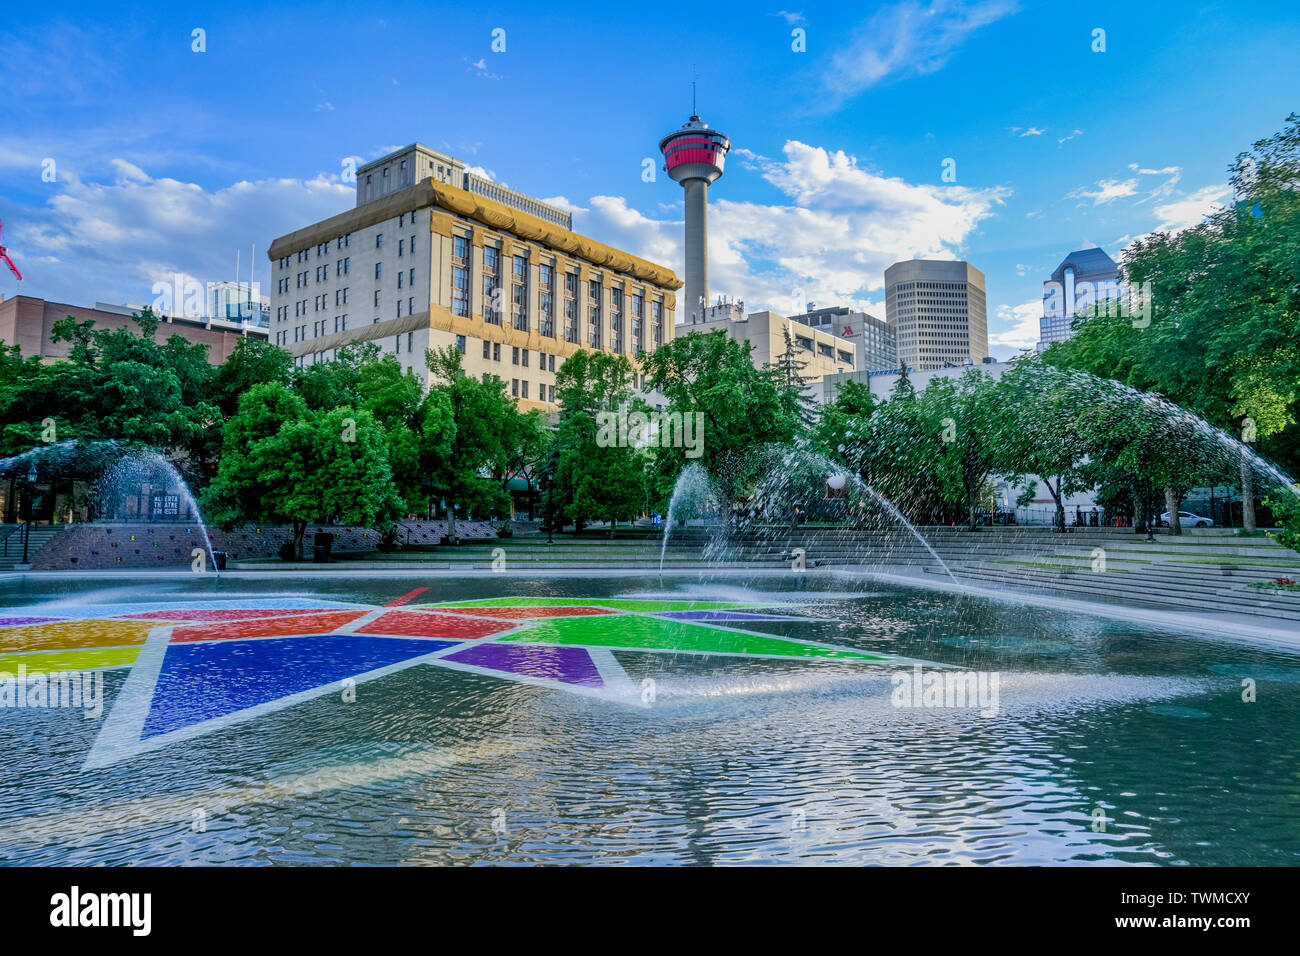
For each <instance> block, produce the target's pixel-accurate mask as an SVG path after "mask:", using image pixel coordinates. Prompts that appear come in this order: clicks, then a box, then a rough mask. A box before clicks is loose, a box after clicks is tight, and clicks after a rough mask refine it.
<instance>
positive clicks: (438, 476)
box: [426, 346, 514, 541]
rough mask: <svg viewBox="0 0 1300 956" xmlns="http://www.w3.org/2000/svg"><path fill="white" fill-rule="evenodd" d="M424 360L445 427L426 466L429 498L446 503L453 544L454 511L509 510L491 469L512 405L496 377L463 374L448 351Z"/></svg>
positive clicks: (456, 357) (454, 354) (453, 351)
mask: <svg viewBox="0 0 1300 956" xmlns="http://www.w3.org/2000/svg"><path fill="white" fill-rule="evenodd" d="M426 359H427V361H428V364H429V369H430V371H431V372H432V373H433V375H432V382H431V384H430V387H429V396H430V401H431V403H433V404H434V407H437V408H440V409H443V410H444V411H445V414H446V419H445V420H446V423H447V424H446V429H445V432H446V436H447V441H446V442H445V444H443V445H441V446H440V453H438V454H436V456H435V457H433V459H432V460H431V461H430V462H429V471H428V476H429V481H430V487H431V490H432V491H433V493H434V494H438V495H441V496H442V498H443V499H444V500H445V501H446V503H447V521H448V528H447V535H448V537H449V538H451V539H452V540H453V541H455V539H456V509H457V508H461V509H464V510H466V511H473V512H476V513H480V514H481V513H485V512H488V511H492V510H497V511H505V510H506V509H507V508H508V507H509V499H508V497H507V496H506V494H505V492H504V491H503V490H502V488H501V485H500V483H499V482H497V481H496V480H495V479H494V478H493V477H492V474H491V468H492V464H493V462H496V461H500V459H501V457H502V452H501V436H502V433H503V427H504V426H503V423H504V421H505V420H506V419H507V417H508V416H509V415H510V414H512V413H513V412H514V403H513V402H512V401H511V400H510V398H509V396H507V395H506V391H505V383H504V382H502V381H501V379H499V378H497V377H496V376H495V375H486V376H484V377H483V379H481V380H480V379H475V378H471V377H469V376H468V375H466V374H465V371H464V368H463V366H462V363H461V354H460V352H458V351H457V350H456V349H455V348H453V347H452V346H448V347H446V348H445V349H431V350H429V352H428V354H427V356H426Z"/></svg>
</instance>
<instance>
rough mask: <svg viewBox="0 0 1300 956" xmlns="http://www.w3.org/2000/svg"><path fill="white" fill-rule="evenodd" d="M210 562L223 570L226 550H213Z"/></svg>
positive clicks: (224, 568) (219, 569)
mask: <svg viewBox="0 0 1300 956" xmlns="http://www.w3.org/2000/svg"><path fill="white" fill-rule="evenodd" d="M73 560H74V561H75V560H76V559H75V558H74V559H73ZM212 563H213V564H215V565H216V566H217V570H218V571H224V570H226V552H224V551H213V552H212Z"/></svg>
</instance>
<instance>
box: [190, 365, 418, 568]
mask: <svg viewBox="0 0 1300 956" xmlns="http://www.w3.org/2000/svg"><path fill="white" fill-rule="evenodd" d="M203 500H204V510H205V513H207V514H208V516H209V518H210V520H215V521H216V522H217V523H218V524H220V525H221V526H223V527H232V526H234V525H235V524H238V523H240V522H245V521H260V522H265V523H270V524H287V525H290V526H291V527H292V529H293V537H292V539H291V543H290V549H289V553H288V554H287V556H288V557H290V558H292V559H294V560H301V558H302V542H303V537H304V534H305V532H306V529H307V526H308V525H309V524H310V523H312V522H315V521H322V522H324V521H330V522H334V521H337V522H339V523H342V524H347V525H359V526H363V527H376V526H378V527H383V526H385V525H387V524H391V523H392V522H393V521H395V520H396V518H397V517H398V516H399V514H400V509H401V501H400V499H399V498H398V496H397V493H396V491H395V490H394V489H393V487H392V473H391V471H390V469H389V466H388V458H387V449H386V446H385V442H384V433H383V430H382V429H381V428H380V427H379V425H378V424H377V423H376V422H375V420H374V418H373V416H371V414H370V413H369V412H367V411H364V410H362V411H358V410H354V409H352V408H350V407H347V406H344V407H341V408H335V409H330V410H327V411H326V410H317V409H311V408H308V407H307V404H306V403H305V402H304V401H303V399H302V398H301V397H300V396H298V395H295V394H293V393H292V392H290V391H289V390H288V389H286V388H285V387H284V386H283V385H279V384H263V385H257V386H254V388H253V389H251V390H250V391H249V392H247V393H246V394H245V395H244V397H243V398H241V399H240V402H239V408H238V411H237V412H236V414H235V415H234V417H232V418H231V419H230V421H229V422H227V423H226V429H225V441H224V444H223V453H222V457H221V464H220V467H219V469H218V471H217V476H216V478H215V479H214V480H213V482H212V484H211V485H210V486H209V487H208V488H207V489H206V491H205V493H204V498H203Z"/></svg>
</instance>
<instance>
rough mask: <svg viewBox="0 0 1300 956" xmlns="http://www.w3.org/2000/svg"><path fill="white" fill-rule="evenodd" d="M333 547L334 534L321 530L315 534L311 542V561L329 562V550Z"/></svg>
mask: <svg viewBox="0 0 1300 956" xmlns="http://www.w3.org/2000/svg"><path fill="white" fill-rule="evenodd" d="M333 547H334V535H332V534H326V533H325V532H321V533H319V534H317V535H316V538H315V540H314V541H313V542H312V546H311V554H312V561H313V563H315V564H329V563H330V551H331V550H332V549H333Z"/></svg>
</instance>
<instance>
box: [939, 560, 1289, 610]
mask: <svg viewBox="0 0 1300 956" xmlns="http://www.w3.org/2000/svg"><path fill="white" fill-rule="evenodd" d="M927 570H930V571H932V572H933V573H938V574H941V573H942V571H940V570H939V569H937V568H935V569H927ZM954 573H956V574H957V576H958V578H959V579H961V578H971V579H975V580H980V581H986V582H989V583H996V584H1009V585H1013V586H1015V587H1024V588H1031V589H1046V590H1051V591H1058V592H1062V593H1065V594H1067V595H1071V594H1072V595H1080V594H1087V595H1096V596H1103V597H1107V598H1111V599H1113V598H1115V597H1121V598H1127V599H1129V600H1133V601H1138V602H1141V603H1147V604H1160V605H1163V606H1175V607H1180V608H1184V609H1190V610H1203V611H1218V612H1222V611H1236V612H1239V613H1244V614H1250V615H1253V616H1261V617H1274V618H1282V619H1284V620H1294V621H1300V604H1296V603H1292V602H1290V601H1274V600H1271V599H1269V598H1268V597H1259V596H1257V595H1255V594H1253V593H1249V592H1245V591H1237V590H1226V589H1223V590H1220V589H1215V590H1198V589H1196V588H1191V587H1187V586H1177V587H1174V586H1170V585H1167V584H1158V583H1154V582H1150V581H1147V580H1145V579H1143V578H1141V577H1140V576H1135V577H1136V580H1127V579H1128V578H1129V577H1130V575H1127V574H1124V575H1120V574H1112V573H1107V574H1105V575H1104V576H1103V575H1100V574H1098V575H1093V574H1092V573H1091V572H1089V573H1087V574H1085V573H1080V572H1073V571H1054V572H1053V571H1047V570H1044V571H1042V572H1036V573H1035V572H1029V573H1019V574H1018V573H1016V572H1014V571H1002V570H997V569H992V568H989V567H983V566H982V567H972V566H963V567H961V568H957V569H954ZM1103 577H1104V581H1103V580H1101V579H1102V578H1103Z"/></svg>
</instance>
